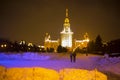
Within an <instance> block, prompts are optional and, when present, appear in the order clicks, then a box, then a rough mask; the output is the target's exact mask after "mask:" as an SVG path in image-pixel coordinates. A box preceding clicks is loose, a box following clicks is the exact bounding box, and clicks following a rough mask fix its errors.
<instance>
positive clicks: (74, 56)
mask: <svg viewBox="0 0 120 80" xmlns="http://www.w3.org/2000/svg"><path fill="white" fill-rule="evenodd" d="M72 56H73V62H76V52H73V54H72Z"/></svg>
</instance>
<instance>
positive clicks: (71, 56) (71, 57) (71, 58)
mask: <svg viewBox="0 0 120 80" xmlns="http://www.w3.org/2000/svg"><path fill="white" fill-rule="evenodd" d="M70 61H71V62H72V61H73V54H72V52H71V53H70Z"/></svg>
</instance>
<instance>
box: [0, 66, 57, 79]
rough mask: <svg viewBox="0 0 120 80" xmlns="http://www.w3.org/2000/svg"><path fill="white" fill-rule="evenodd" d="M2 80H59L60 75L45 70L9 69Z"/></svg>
mask: <svg viewBox="0 0 120 80" xmlns="http://www.w3.org/2000/svg"><path fill="white" fill-rule="evenodd" d="M0 75H1V73H0ZM0 80H59V74H58V73H57V72H56V71H55V70H50V69H45V68H8V69H7V71H6V72H5V74H4V75H3V76H1V77H0Z"/></svg>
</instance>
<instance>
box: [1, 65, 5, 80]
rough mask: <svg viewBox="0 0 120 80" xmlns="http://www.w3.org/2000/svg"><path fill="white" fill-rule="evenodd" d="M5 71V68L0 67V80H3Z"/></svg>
mask: <svg viewBox="0 0 120 80" xmlns="http://www.w3.org/2000/svg"><path fill="white" fill-rule="evenodd" d="M5 70H6V69H5V67H3V66H0V80H4V75H5Z"/></svg>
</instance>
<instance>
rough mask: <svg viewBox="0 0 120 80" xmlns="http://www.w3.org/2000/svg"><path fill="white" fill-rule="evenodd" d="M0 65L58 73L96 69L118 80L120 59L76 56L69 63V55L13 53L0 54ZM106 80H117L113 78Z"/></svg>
mask: <svg viewBox="0 0 120 80" xmlns="http://www.w3.org/2000/svg"><path fill="white" fill-rule="evenodd" d="M0 65H2V66H5V67H6V68H13V67H43V68H48V69H53V70H56V71H60V70H62V69H64V68H69V69H70V68H71V69H73V68H74V69H86V70H94V69H97V70H98V71H101V72H103V73H105V74H107V75H108V76H111V73H112V74H116V75H117V77H118V78H120V57H114V58H109V57H106V58H105V57H104V56H98V55H88V56H86V55H85V54H77V59H76V62H75V63H71V62H70V57H69V54H63V53H62V54H59V53H41V54H40V53H30V52H27V53H22V54H19V53H17V54H16V53H15V54H4V53H0ZM113 77H114V78H112V79H110V78H111V77H110V78H109V77H108V80H119V79H117V78H115V77H116V76H113Z"/></svg>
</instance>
